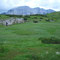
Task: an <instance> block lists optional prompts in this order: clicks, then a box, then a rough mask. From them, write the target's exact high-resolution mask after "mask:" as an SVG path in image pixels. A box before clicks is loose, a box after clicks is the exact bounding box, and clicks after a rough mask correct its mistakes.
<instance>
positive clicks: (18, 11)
mask: <svg viewBox="0 0 60 60" xmlns="http://www.w3.org/2000/svg"><path fill="white" fill-rule="evenodd" d="M52 12H55V11H54V10H52V9H47V10H46V9H43V8H39V7H35V8H30V7H29V6H20V7H16V8H13V9H10V10H8V11H7V12H4V13H2V14H10V15H32V14H47V13H52Z"/></svg>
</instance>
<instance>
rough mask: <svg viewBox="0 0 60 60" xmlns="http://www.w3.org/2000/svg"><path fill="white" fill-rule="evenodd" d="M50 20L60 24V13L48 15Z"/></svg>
mask: <svg viewBox="0 0 60 60" xmlns="http://www.w3.org/2000/svg"><path fill="white" fill-rule="evenodd" d="M47 16H48V18H51V19H54V20H56V21H58V22H60V12H54V13H50V14H47Z"/></svg>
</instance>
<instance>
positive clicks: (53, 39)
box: [39, 37, 60, 44]
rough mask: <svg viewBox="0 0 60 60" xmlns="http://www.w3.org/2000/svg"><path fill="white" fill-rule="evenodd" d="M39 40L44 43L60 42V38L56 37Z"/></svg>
mask: <svg viewBox="0 0 60 60" xmlns="http://www.w3.org/2000/svg"><path fill="white" fill-rule="evenodd" d="M39 40H41V42H42V43H46V44H60V39H58V38H55V37H51V38H39Z"/></svg>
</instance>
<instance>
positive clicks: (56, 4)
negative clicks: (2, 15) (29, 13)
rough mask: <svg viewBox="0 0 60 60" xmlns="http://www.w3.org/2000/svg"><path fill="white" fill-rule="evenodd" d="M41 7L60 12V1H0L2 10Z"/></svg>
mask: <svg viewBox="0 0 60 60" xmlns="http://www.w3.org/2000/svg"><path fill="white" fill-rule="evenodd" d="M25 5H26V6H30V7H32V8H34V7H41V8H45V9H54V10H59V11H60V0H0V9H11V8H14V7H17V6H25Z"/></svg>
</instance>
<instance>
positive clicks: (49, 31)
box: [0, 15, 60, 60]
mask: <svg viewBox="0 0 60 60" xmlns="http://www.w3.org/2000/svg"><path fill="white" fill-rule="evenodd" d="M9 17H10V16H9ZM22 17H27V21H28V22H26V23H23V24H15V25H11V26H7V27H6V26H2V25H0V60H60V44H56V43H55V42H54V41H58V42H60V22H58V19H57V21H55V22H46V19H50V17H48V16H45V15H40V16H39V15H30V16H22ZM34 20H35V21H36V20H37V21H38V23H34V22H33V21H34ZM42 40H43V42H48V43H49V42H51V43H52V41H53V40H54V41H53V42H54V43H52V44H50V43H49V44H47V43H43V42H42ZM50 40H51V41H50Z"/></svg>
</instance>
